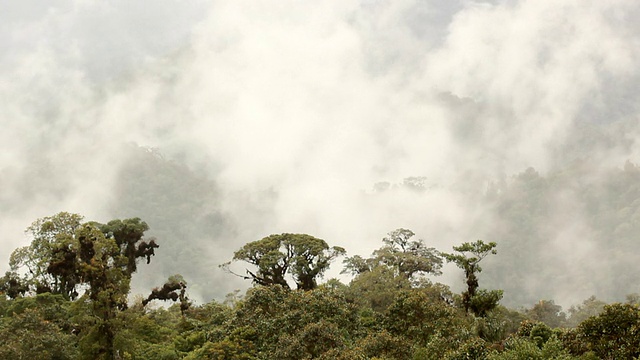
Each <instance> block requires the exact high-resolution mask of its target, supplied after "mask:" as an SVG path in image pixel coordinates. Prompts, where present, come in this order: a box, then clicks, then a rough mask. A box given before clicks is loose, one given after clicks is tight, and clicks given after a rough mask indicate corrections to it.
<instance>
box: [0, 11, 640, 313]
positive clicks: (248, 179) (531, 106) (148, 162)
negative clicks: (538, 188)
mask: <svg viewBox="0 0 640 360" xmlns="http://www.w3.org/2000/svg"><path fill="white" fill-rule="evenodd" d="M2 7H4V8H5V9H4V10H3V11H0V30H1V31H0V44H1V45H2V48H3V50H4V51H1V52H0V125H1V129H2V130H1V131H0V185H1V186H0V219H1V220H0V241H2V244H3V246H2V248H1V249H0V259H4V261H2V262H0V270H2V271H5V270H6V269H8V265H7V264H8V259H9V256H10V254H11V252H12V251H13V250H14V249H15V248H16V247H19V246H25V245H27V244H28V243H29V239H28V238H27V237H26V236H25V235H24V233H23V231H24V229H25V228H26V227H27V226H28V225H29V224H30V223H31V222H32V221H34V220H35V219H37V218H39V217H43V216H48V215H53V214H55V213H57V212H59V211H68V212H77V213H80V214H82V215H84V216H85V217H86V219H87V220H96V221H103V222H104V221H108V220H110V219H112V218H123V217H134V216H138V217H140V218H142V219H143V220H145V221H147V222H148V223H149V226H150V227H151V230H150V232H149V233H150V235H153V236H157V237H158V242H159V243H160V245H161V248H160V249H158V255H157V256H156V258H154V259H153V261H152V264H151V265H150V266H148V267H146V268H145V267H141V268H140V270H139V274H137V277H136V276H134V291H135V292H140V293H145V292H147V291H148V290H146V289H149V288H151V287H153V286H157V285H159V284H161V282H162V280H163V279H165V278H166V277H167V276H169V275H172V274H175V273H180V274H182V275H184V276H185V279H186V280H187V281H188V282H189V284H190V290H189V291H190V293H191V296H192V297H194V298H195V299H197V300H198V301H201V302H207V301H210V300H211V299H214V298H215V299H222V298H224V295H225V294H227V293H229V292H231V291H233V290H234V289H236V288H246V287H247V286H248V285H249V284H247V282H246V281H245V282H243V281H242V280H240V279H236V278H234V277H233V276H231V275H229V274H226V273H224V272H223V271H221V270H220V269H219V268H218V265H219V264H221V263H223V262H225V261H228V260H230V259H231V257H232V256H233V251H234V250H236V249H238V248H239V247H240V246H242V245H243V244H245V243H247V242H250V241H254V240H258V239H260V238H262V237H264V236H267V235H269V234H273V233H282V232H292V233H308V234H311V235H314V236H316V237H319V238H322V239H325V240H326V241H327V242H328V243H329V244H331V245H339V246H342V247H344V248H345V249H346V250H347V252H348V254H349V255H356V254H359V255H363V256H367V255H369V254H370V253H371V252H372V251H373V250H374V249H376V248H378V247H380V246H381V239H382V238H383V237H384V236H385V234H386V233H387V232H389V231H392V230H394V229H397V228H408V229H411V230H413V231H414V232H415V233H416V234H417V235H416V236H417V237H419V238H422V239H424V240H425V242H426V243H428V244H429V245H430V246H434V247H436V248H438V249H440V250H442V251H450V250H451V246H453V245H457V244H460V243H462V242H465V241H474V240H476V239H483V240H486V241H498V255H497V256H495V257H494V258H493V259H488V260H487V263H486V265H485V266H484V268H485V272H484V273H483V274H482V276H481V278H480V281H481V286H484V285H483V282H484V284H486V286H493V287H494V288H501V289H505V300H504V302H505V303H507V304H509V305H512V306H523V305H528V304H530V302H531V301H536V300H537V299H542V298H544V299H554V300H555V301H556V303H560V304H562V305H564V306H568V305H571V304H574V303H577V302H580V301H581V300H583V299H585V298H587V297H588V296H590V295H596V296H598V297H599V298H603V299H605V300H615V299H618V298H619V297H620V296H623V295H624V294H623V293H620V291H621V290H620V287H624V286H626V287H627V288H628V289H627V290H628V291H627V292H626V293H633V292H640V289H639V288H638V287H639V286H640V284H626V285H625V284H621V285H620V286H617V287H611V286H609V285H605V284H610V283H611V282H613V281H614V280H612V279H615V278H618V277H619V274H618V273H617V271H616V270H614V269H613V268H616V266H618V265H619V264H634V263H636V264H637V260H638V259H637V258H636V257H635V255H633V254H630V253H625V254H622V253H620V252H619V251H618V253H615V251H613V250H615V247H614V249H613V250H611V249H610V248H609V247H611V246H614V243H615V242H614V243H611V242H610V243H605V242H603V241H602V240H601V239H606V238H612V237H615V236H618V235H619V233H616V232H615V231H616V230H615V229H617V227H615V228H613V229H611V232H609V233H606V232H603V231H604V230H603V229H607V226H601V225H602V224H597V223H594V220H593V218H594V217H593V216H595V215H593V214H602V211H604V210H602V211H601V212H598V210H597V209H600V208H602V209H604V207H603V206H604V205H602V206H601V207H600V208H599V207H598V206H599V205H598V204H610V203H612V201H613V200H612V197H611V196H613V195H611V193H609V192H606V191H605V190H602V192H601V194H602V196H601V197H597V198H595V199H591V200H589V201H587V200H585V199H587V196H588V195H589V194H592V193H593V192H592V191H584V189H606V188H608V187H607V186H608V185H607V184H609V183H610V182H611V181H613V180H612V179H615V178H616V176H617V175H616V176H614V175H612V174H619V173H624V171H625V170H624V169H625V166H626V169H627V171H628V172H629V171H630V172H633V171H635V170H634V169H635V168H634V166H635V165H634V164H637V163H638V162H639V161H640V160H639V159H640V146H639V143H638V141H637V139H639V138H640V122H639V121H638V115H639V114H640V109H639V108H638V106H639V105H638V104H640V102H639V101H638V100H640V99H638V97H639V95H638V94H640V91H638V90H639V89H638V84H640V82H638V80H639V79H640V77H639V76H640V71H639V70H638V69H640V67H639V66H638V65H639V59H640V58H639V55H640V54H639V51H640V46H639V45H640V25H637V24H639V23H640V22H638V21H637V20H638V19H640V4H638V3H637V2H636V1H632V0H626V1H625V0H616V1H609V2H606V3H605V2H602V1H595V0H593V1H561V2H558V1H551V0H536V1H532V0H530V1H527V0H522V1H506V0H505V1H464V0H461V1H440V0H427V1H416V0H401V1H382V0H379V1H376V0H368V1H366V0H359V1H356V0H345V1H341V2H339V3H327V4H322V3H317V2H312V1H278V2H267V1H257V2H243V1H206V2H205V1H197V2H189V4H185V3H184V2H178V1H171V0H163V1H154V2H153V3H145V2H140V3H136V4H133V3H130V2H125V1H112V2H109V3H107V4H105V3H103V2H97V1H87V0H78V1H62V0H60V1H52V2H48V5H46V6H43V5H42V4H41V3H38V2H35V1H26V2H19V3H17V2H15V3H8V2H7V4H4V5H2ZM625 164H626V165H625ZM528 169H529V170H528ZM628 172H627V173H628ZM567 173H569V175H568V178H570V180H567V181H559V180H554V179H558V178H560V177H561V175H562V174H567ZM627 173H625V174H627ZM633 174H635V173H633ZM621 176H622V175H621ZM410 178H413V179H414V183H412V182H411V180H407V179H410ZM536 179H542V180H540V181H543V182H544V183H545V184H550V183H552V184H554V185H553V186H550V187H549V188H548V189H549V190H548V191H546V190H545V192H542V194H544V195H545V197H544V199H543V200H544V203H545V204H546V205H545V207H544V208H538V210H539V211H541V213H540V214H538V215H539V216H540V221H539V222H536V223H535V224H536V226H534V227H532V228H531V229H526V227H523V226H521V225H519V223H518V221H516V220H517V219H515V218H514V219H515V220H513V221H511V220H512V219H511V218H510V217H509V216H510V215H509V214H514V211H515V210H513V208H512V207H508V206H506V205H504V204H507V203H508V201H507V200H508V199H510V198H508V197H507V195H508V194H517V191H519V190H517V189H521V188H519V187H518V186H520V185H518V184H521V183H526V184H532V183H533V182H532V181H534V182H535V181H538V180H536ZM596 193H598V192H596ZM491 194H494V195H495V196H498V198H500V199H501V200H495V199H494V198H491V199H493V200H491V199H490V195H491ZM504 194H507V195H504ZM598 194H600V193H598ZM633 194H634V196H635V194H636V193H635V192H634V193H633ZM501 196H502V197H501ZM513 196H514V198H515V197H516V195H513ZM534 198H535V199H537V200H535V201H538V200H539V199H538V198H537V197H532V198H526V199H525V200H523V201H524V203H531V202H532V201H534V200H531V199H534ZM627 200H629V204H634V205H633V206H631V205H629V206H631V207H630V209H631V210H629V211H628V212H627V213H624V214H623V215H621V216H622V217H624V218H625V219H626V220H625V221H626V222H628V223H630V224H631V225H629V226H630V228H629V229H626V230H624V229H623V230H624V231H632V230H633V229H635V228H636V217H637V216H636V215H634V214H640V212H637V213H636V212H635V211H636V209H637V207H638V204H640V202H636V203H637V204H636V203H634V202H633V201H634V200H635V198H628V199H627ZM518 201H519V200H518ZM518 201H516V200H513V203H517V204H520V202H518ZM594 204H595V205H594ZM627 207H628V206H627ZM540 209H544V211H543V210H540ZM594 209H596V210H594ZM538 210H536V211H538ZM518 211H520V212H519V214H524V215H522V216H524V218H529V213H528V212H527V211H532V212H533V211H534V210H527V209H525V210H522V209H520V210H518ZM538 215H535V216H538ZM535 216H534V214H533V213H531V216H530V218H535ZM518 219H520V218H518ZM536 219H537V218H536ZM637 219H638V221H640V217H637ZM602 221H603V223H605V222H606V224H612V223H613V222H612V221H613V220H611V221H609V220H607V221H605V220H602ZM525 230H527V231H525ZM528 230H530V231H528ZM623 230H619V231H623ZM519 231H520V232H519ZM532 233H535V234H538V235H536V236H535V237H532V239H534V240H535V244H533V245H532V244H528V245H527V246H528V247H523V246H521V244H522V242H523V241H525V240H523V237H522V234H532ZM540 239H542V240H540ZM532 246H533V247H534V248H535V249H536V251H529V252H527V249H530V247H532ZM503 249H504V250H503ZM618 250H620V248H619V249H618ZM615 254H617V255H615ZM516 255H517V256H519V257H518V258H516ZM622 255H624V259H622V258H621V256H622ZM501 264H502V265H501ZM616 264H618V265H616ZM237 265H238V270H239V272H242V270H243V268H242V265H241V264H237ZM518 265H520V266H521V267H522V269H520V270H515V269H514V268H510V267H509V266H518ZM625 266H627V265H625ZM492 268H493V270H492ZM340 269H341V264H340V263H339V262H337V263H335V264H334V265H333V266H332V270H331V272H330V274H328V276H339V272H340ZM525 269H526V271H525ZM531 269H538V270H539V271H531ZM616 269H618V268H616ZM627 269H629V270H632V269H630V268H628V267H627ZM445 270H446V271H445V275H443V276H442V277H439V278H435V279H434V281H441V282H443V283H446V284H449V285H451V286H452V287H453V288H454V289H460V288H461V285H462V275H461V273H459V272H458V271H457V269H455V268H453V267H450V268H449V267H448V268H447V269H445ZM630 272H633V271H630ZM501 273H502V274H503V275H500V274H501ZM504 274H509V276H504ZM344 281H348V278H347V279H345V280H344Z"/></svg>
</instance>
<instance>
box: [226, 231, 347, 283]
mask: <svg viewBox="0 0 640 360" xmlns="http://www.w3.org/2000/svg"><path fill="white" fill-rule="evenodd" d="M344 254H345V250H344V249H343V248H341V247H338V246H333V247H329V245H328V244H327V243H326V241H324V240H322V239H318V238H316V237H313V236H311V235H307V234H287V233H285V234H280V235H270V236H267V237H265V238H263V239H261V240H258V241H254V242H250V243H248V244H246V245H245V246H243V247H242V248H240V250H238V251H236V252H235V253H234V256H233V260H232V261H244V262H247V263H249V264H251V265H254V266H255V267H256V268H257V269H256V270H254V271H251V270H249V269H247V270H246V272H247V275H248V276H242V275H239V276H242V277H244V278H246V279H251V280H252V281H253V282H254V283H256V284H258V285H281V286H282V287H285V288H289V284H288V283H287V280H286V275H290V276H292V277H293V280H294V281H295V283H296V285H297V287H298V289H301V290H311V289H314V288H316V287H317V285H318V284H317V278H318V277H319V276H322V274H324V272H325V271H326V270H327V269H328V268H329V265H330V264H331V262H332V261H333V260H334V259H335V258H337V257H338V256H341V255H344ZM229 265H230V262H228V263H225V264H223V265H222V267H224V268H226V269H229ZM229 271H230V270H229ZM236 275H237V274H236Z"/></svg>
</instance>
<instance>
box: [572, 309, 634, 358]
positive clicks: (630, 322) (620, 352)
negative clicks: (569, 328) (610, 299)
mask: <svg viewBox="0 0 640 360" xmlns="http://www.w3.org/2000/svg"><path fill="white" fill-rule="evenodd" d="M578 334H579V335H580V336H581V337H582V339H583V340H584V341H586V342H587V346H588V349H589V350H591V351H593V352H594V353H595V354H596V355H598V356H599V357H600V358H601V359H636V358H637V357H639V356H640V308H639V307H638V306H636V305H630V304H611V305H605V306H604V310H603V312H602V313H601V314H600V315H598V316H593V317H590V318H588V319H587V320H585V321H583V322H582V323H580V325H579V326H578Z"/></svg>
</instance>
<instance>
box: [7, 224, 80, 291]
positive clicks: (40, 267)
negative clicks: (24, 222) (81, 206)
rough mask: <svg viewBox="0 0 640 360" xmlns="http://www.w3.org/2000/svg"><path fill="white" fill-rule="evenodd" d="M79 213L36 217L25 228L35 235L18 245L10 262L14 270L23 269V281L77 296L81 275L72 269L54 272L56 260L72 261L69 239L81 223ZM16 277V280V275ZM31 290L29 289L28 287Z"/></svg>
mask: <svg viewBox="0 0 640 360" xmlns="http://www.w3.org/2000/svg"><path fill="white" fill-rule="evenodd" d="M82 220H83V217H82V216H81V215H78V214H71V213H67V212H60V213H58V214H56V215H53V216H47V217H44V218H41V219H38V220H36V221H34V222H33V223H32V224H31V225H30V226H29V227H28V228H27V230H26V231H25V232H26V233H27V235H29V236H30V237H31V238H32V241H31V244H30V245H29V246H24V247H21V248H18V249H16V250H15V251H13V253H12V254H11V258H10V260H9V265H10V267H11V272H12V274H19V273H23V274H24V278H23V279H22V281H21V282H22V284H23V285H24V286H26V287H27V288H28V289H29V290H30V291H33V292H36V293H45V292H50V293H53V294H62V295H63V296H64V297H65V298H67V299H71V300H73V299H75V298H76V297H77V296H78V292H77V285H78V283H79V279H78V277H77V276H75V274H74V273H73V272H65V273H56V272H51V271H49V270H50V266H51V264H52V262H53V261H54V259H55V261H65V258H66V259H67V260H66V261H70V258H72V257H73V255H72V254H71V253H70V252H69V251H70V250H69V246H71V244H70V243H69V242H68V239H69V238H70V237H73V236H74V234H75V232H76V230H77V229H78V228H79V227H80V225H81V224H82ZM13 280H14V281H15V280H17V279H16V278H15V277H14V279H13ZM29 290H28V291H29Z"/></svg>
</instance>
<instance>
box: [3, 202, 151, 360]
mask: <svg viewBox="0 0 640 360" xmlns="http://www.w3.org/2000/svg"><path fill="white" fill-rule="evenodd" d="M82 219H83V217H82V216H80V215H78V214H69V213H65V212H62V213H58V214H56V215H54V216H50V217H45V218H42V219H38V220H36V221H35V222H34V223H33V224H32V225H31V226H30V227H29V228H28V229H27V232H28V233H30V234H31V235H32V237H33V240H32V242H31V244H30V245H29V246H27V247H23V248H19V249H17V250H16V251H14V253H13V254H12V257H11V264H10V265H11V269H12V272H11V273H10V274H9V275H11V276H6V279H5V281H3V285H2V286H3V290H4V291H5V292H7V293H8V294H9V291H12V293H11V294H9V295H14V294H16V293H20V291H21V290H22V289H21V288H20V287H19V286H18V285H16V284H15V280H16V279H15V276H14V275H12V274H19V273H23V274H25V275H24V278H23V279H22V281H23V284H26V286H27V287H28V288H29V290H30V291H34V292H36V293H45V292H51V293H54V294H60V295H62V296H63V297H64V298H66V299H68V300H74V299H76V298H78V296H81V299H82V301H80V303H82V304H87V311H88V312H89V314H90V316H89V317H87V318H86V319H88V320H87V322H86V325H87V327H88V328H87V331H86V332H85V334H84V335H83V337H82V339H81V341H80V346H81V348H82V349H83V350H82V353H83V356H86V357H88V358H92V359H113V357H114V340H115V336H116V332H117V328H118V324H117V316H118V313H119V312H121V311H122V310H125V309H126V308H127V295H128V293H129V290H130V282H131V276H132V274H133V273H134V272H135V271H136V269H137V265H136V263H137V261H138V260H139V259H140V258H146V259H147V263H148V262H149V261H150V260H151V256H152V255H154V250H155V249H156V248H158V245H157V244H156V242H155V240H154V239H150V240H149V241H146V240H145V239H144V232H145V231H146V230H148V229H149V227H148V225H147V224H146V223H145V222H144V221H141V220H140V219H139V218H132V219H125V220H113V221H110V222H109V223H107V224H100V223H96V222H86V223H83V222H82ZM4 288H6V289H4ZM80 292H83V293H82V294H80Z"/></svg>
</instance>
